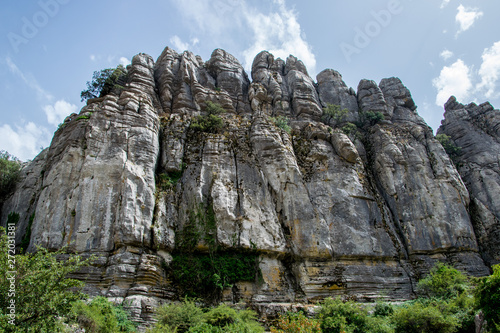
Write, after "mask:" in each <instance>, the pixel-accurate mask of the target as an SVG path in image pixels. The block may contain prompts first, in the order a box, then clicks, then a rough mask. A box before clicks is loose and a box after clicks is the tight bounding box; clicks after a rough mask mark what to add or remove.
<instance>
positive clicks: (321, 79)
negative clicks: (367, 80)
mask: <svg viewBox="0 0 500 333" xmlns="http://www.w3.org/2000/svg"><path fill="white" fill-rule="evenodd" d="M316 80H317V81H318V94H319V99H320V101H321V105H322V107H326V106H327V104H333V105H340V108H341V109H348V110H349V114H348V116H347V117H346V121H350V122H356V121H359V117H358V108H359V107H358V101H357V99H356V94H355V92H354V90H353V89H352V88H349V87H347V85H346V84H345V82H344V81H343V80H342V75H340V73H339V72H337V71H335V70H333V69H325V70H324V71H322V72H321V73H319V74H318V75H317V76H316Z"/></svg>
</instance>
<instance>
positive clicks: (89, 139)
mask: <svg viewBox="0 0 500 333" xmlns="http://www.w3.org/2000/svg"><path fill="white" fill-rule="evenodd" d="M251 77H252V81H250V79H249V77H248V75H247V74H246V73H245V71H244V69H243V67H242V66H241V64H240V63H239V62H238V60H237V59H235V58H234V57H233V56H232V55H230V54H228V53H227V52H225V51H223V50H220V49H218V50H215V51H214V52H213V54H212V56H211V58H210V59H209V60H208V61H207V62H203V60H202V59H201V58H200V57H198V56H195V55H193V54H192V53H190V52H184V53H183V54H177V53H176V52H175V51H173V50H172V49H170V48H166V49H165V50H164V51H163V53H162V54H161V55H160V56H159V58H158V60H157V61H156V62H154V60H153V59H152V58H151V57H150V56H148V55H145V54H139V55H137V56H135V57H134V58H133V60H132V64H131V66H130V67H129V68H128V75H127V83H126V84H125V86H124V89H118V90H114V91H113V92H111V93H110V94H108V95H106V96H104V97H102V98H99V99H93V100H89V101H88V103H87V106H85V107H84V108H83V109H82V110H81V111H80V114H78V115H77V114H73V115H70V116H69V117H68V118H67V119H66V120H65V122H64V126H62V128H61V129H59V130H58V131H57V132H56V133H55V135H54V138H53V140H52V143H51V145H50V147H49V148H48V149H46V150H45V151H44V152H43V153H41V154H40V155H39V156H38V157H37V158H35V159H34V160H33V161H32V162H31V163H30V164H28V166H26V167H25V168H24V169H23V171H22V172H23V175H22V180H21V181H20V182H19V184H18V185H17V188H16V190H15V192H14V193H13V194H12V195H11V196H10V197H9V198H8V200H7V201H6V202H5V203H4V204H3V207H2V223H5V221H6V219H7V215H8V213H10V212H17V213H18V214H19V215H20V222H19V224H18V234H17V240H18V242H21V240H22V239H23V237H24V238H26V236H25V235H26V233H27V232H30V233H31V234H28V235H30V237H29V239H30V243H29V247H28V250H34V249H35V248H36V246H38V245H39V246H43V247H47V248H50V249H59V248H61V247H63V246H67V247H68V250H69V251H71V252H78V253H82V254H84V255H90V254H94V255H96V256H97V260H96V261H95V262H94V265H93V266H91V267H88V268H87V269H85V271H82V272H80V273H79V274H77V275H76V277H78V278H81V279H86V281H87V291H89V292H90V293H93V294H102V295H105V296H108V297H111V298H115V299H116V300H126V301H128V302H127V306H129V307H130V308H131V309H132V310H133V311H134V314H135V316H136V318H140V320H144V321H147V320H149V319H150V318H151V315H152V309H153V308H154V307H155V305H156V304H157V303H158V302H159V301H161V300H168V299H175V298H176V297H179V290H180V289H179V288H178V285H177V284H176V279H175V277H173V276H172V261H173V255H174V256H175V255H176V254H179V253H183V251H188V252H190V253H197V254H203V253H211V254H213V255H217V253H216V252H213V248H214V247H216V248H217V249H218V251H222V252H224V253H238V254H242V255H245V254H252V255H256V256H257V257H258V260H257V261H256V265H257V268H258V271H259V273H258V274H256V275H255V279H253V280H248V279H246V280H245V281H239V282H236V283H234V284H233V285H232V286H231V287H229V286H227V287H226V288H225V290H224V291H223V293H222V298H223V300H226V301H234V302H247V303H251V304H253V305H254V306H255V307H257V308H259V307H262V306H268V305H269V304H271V303H289V302H312V301H315V300H319V299H322V298H325V297H328V296H334V295H352V296H356V297H358V299H361V300H369V299H374V298H378V297H385V298H389V299H407V298H410V297H411V296H412V295H413V286H414V284H415V281H416V279H417V278H419V277H420V276H422V275H423V274H425V273H426V272H427V271H428V269H429V268H430V267H431V266H432V264H433V263H434V262H435V261H437V260H439V261H445V262H449V263H452V264H453V265H455V266H456V267H458V268H460V269H462V270H464V271H466V272H468V273H469V274H472V275H485V274H488V273H489V271H488V268H487V266H486V265H485V263H484V261H483V258H484V259H485V260H486V261H487V263H488V264H491V263H492V262H495V260H498V253H499V252H498V251H499V243H498V237H497V236H495V234H494V232H496V233H497V234H498V225H499V222H498V218H499V212H500V200H499V199H498V198H499V196H498V193H500V189H499V188H498V186H500V182H499V181H498V180H499V179H500V178H498V171H499V168H498V151H497V150H498V149H500V148H499V147H500V146H499V145H498V126H496V125H495V124H496V123H492V121H493V120H496V121H497V120H498V117H499V116H498V111H497V110H493V109H492V108H491V107H490V106H489V105H482V106H480V107H477V106H474V107H472V106H471V107H467V109H464V107H463V106H459V105H457V104H456V103H452V102H449V103H448V104H447V113H446V115H447V118H446V120H445V125H443V126H446V127H444V129H443V128H442V129H441V130H443V131H444V132H446V133H448V130H447V129H448V128H450V129H449V131H450V134H449V135H451V136H452V137H453V140H455V141H456V142H458V143H459V144H460V145H462V146H463V147H464V149H463V162H462V166H461V167H460V168H459V171H460V173H461V175H462V177H463V178H461V176H460V175H459V173H458V172H457V170H456V168H455V166H454V164H453V163H452V162H451V161H450V158H449V157H448V155H447V154H446V152H445V151H444V149H443V147H442V146H441V144H440V143H439V142H438V141H437V140H436V139H435V138H434V136H433V133H432V130H431V129H430V128H429V127H428V126H427V125H426V123H425V122H424V120H423V119H422V118H421V117H420V116H419V115H418V114H417V111H416V105H415V103H414V101H413V99H412V97H411V94H410V92H409V91H408V89H407V88H406V87H405V86H404V85H403V84H402V83H401V81H400V80H399V79H397V78H389V79H384V80H382V81H381V82H380V84H376V83H375V82H373V81H368V80H362V81H361V82H360V83H359V86H358V88H357V92H355V91H354V89H352V88H348V87H347V86H346V84H345V83H344V82H343V81H342V77H341V75H340V74H339V73H338V72H336V71H334V70H331V69H327V70H324V71H323V72H321V73H319V74H318V76H317V78H316V80H317V83H315V82H314V81H313V79H312V78H311V77H310V76H309V75H308V72H307V70H306V68H305V66H304V65H303V63H302V62H301V61H300V60H298V59H296V58H294V57H292V56H290V57H289V58H288V59H286V61H284V60H281V59H275V58H274V57H273V55H271V54H270V53H268V52H261V53H260V54H259V55H257V57H256V58H255V60H254V63H253V66H252V73H251ZM208 102H213V103H216V104H218V105H220V106H221V107H222V108H223V109H225V111H226V112H225V113H224V114H222V115H221V116H220V117H221V118H222V119H223V123H224V125H223V127H222V129H221V130H220V131H214V132H210V131H208V132H207V131H205V132H204V131H195V130H194V129H193V128H192V127H193V126H191V124H193V122H194V121H196V119H199V117H198V116H200V115H201V116H204V115H205V116H206V115H207V105H208V104H209V103H208ZM328 104H334V105H339V106H340V108H341V109H347V110H348V113H347V114H346V115H345V117H343V118H342V119H341V120H340V121H338V123H333V122H330V123H329V125H326V124H324V123H323V122H321V117H322V112H323V111H322V110H323V108H324V107H326V106H327V105H328ZM377 112H379V113H380V114H382V115H383V119H378V121H377V120H373V119H371V118H370V115H372V116H373V115H376V114H377ZM452 115H454V116H455V117H457V118H459V119H457V120H454V119H452ZM476 115H477V116H476ZM279 116H284V117H287V118H289V119H290V124H289V125H290V126H291V131H286V130H284V129H283V126H282V127H280V126H276V125H275V123H276V117H279ZM273 117H274V118H273ZM467 117H468V118H467ZM471 119H472V120H471ZM353 123H355V124H356V126H354V125H353ZM448 123H449V125H447V124H448ZM457 123H458V125H457ZM476 123H481V124H482V125H477V126H476V125H474V124H476ZM497 123H498V121H497ZM330 125H331V126H330ZM346 125H350V127H349V126H347V127H345V126H346ZM460 126H462V127H460ZM474 126H475V127H474ZM469 127H474V130H475V132H471V131H472V130H471V129H470V128H469ZM342 128H343V129H344V130H341V129H342ZM455 134H456V135H455ZM477 137H480V138H479V139H478V138H477ZM483 137H487V138H488V140H490V141H491V142H492V143H491V144H488V143H486V142H485V140H483ZM460 140H464V142H463V143H462V142H461V141H460ZM479 141H482V142H479ZM488 142H489V141H488ZM493 143H495V144H493ZM497 148H498V149H497ZM495 149H496V150H495ZM493 152H494V154H495V155H494V156H491V157H490V155H489V154H492V153H493ZM462 169H463V170H462ZM474 172H478V173H480V174H482V177H483V178H479V179H478V178H477V176H475V174H474ZM469 174H470V175H471V176H470V177H469V176H468V175H469ZM462 179H464V181H465V185H467V186H468V188H469V190H468V189H467V188H466V186H465V185H464V183H463V182H462ZM481 179H483V180H484V183H483V182H482V181H481ZM469 191H471V192H470V193H471V194H469ZM495 207H496V208H495ZM471 216H472V221H471ZM203 223H205V224H206V225H201V224H203ZM208 224H210V225H208ZM193 230H195V231H196V233H194V232H193ZM478 244H479V245H478ZM188 245H189V248H188V247H187V246H188ZM214 253H215V254H214Z"/></svg>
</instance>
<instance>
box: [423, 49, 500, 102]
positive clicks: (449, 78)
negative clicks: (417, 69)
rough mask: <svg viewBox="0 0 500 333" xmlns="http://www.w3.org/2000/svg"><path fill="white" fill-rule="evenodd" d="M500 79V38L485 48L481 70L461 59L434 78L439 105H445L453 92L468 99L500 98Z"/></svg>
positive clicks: (459, 97) (461, 97)
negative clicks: (499, 87) (498, 88)
mask: <svg viewBox="0 0 500 333" xmlns="http://www.w3.org/2000/svg"><path fill="white" fill-rule="evenodd" d="M445 51H446V50H445ZM443 53H444V51H443V52H442V53H441V55H442V56H443ZM443 58H444V57H443ZM499 80H500V41H498V42H496V43H494V44H493V45H492V46H491V47H489V48H486V49H484V51H483V54H482V62H481V65H480V67H479V70H477V69H475V68H474V67H472V66H467V65H466V64H465V63H464V62H463V61H462V60H461V59H458V60H457V61H455V62H454V63H453V64H452V65H451V66H444V67H443V68H442V69H441V72H440V74H439V76H438V77H436V78H435V79H434V80H433V81H432V84H433V85H434V87H435V88H436V89H437V96H436V104H437V105H440V106H442V105H443V104H444V103H445V102H446V101H447V100H448V98H449V97H450V96H451V95H454V96H455V97H457V98H458V99H459V100H462V101H465V102H467V100H468V99H469V100H470V99H472V100H486V99H491V98H497V97H499V96H500V92H499V91H497V86H498V83H499Z"/></svg>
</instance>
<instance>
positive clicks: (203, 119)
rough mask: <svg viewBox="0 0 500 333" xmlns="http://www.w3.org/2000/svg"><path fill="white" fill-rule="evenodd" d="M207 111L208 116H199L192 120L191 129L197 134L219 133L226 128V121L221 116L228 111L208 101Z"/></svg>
mask: <svg viewBox="0 0 500 333" xmlns="http://www.w3.org/2000/svg"><path fill="white" fill-rule="evenodd" d="M206 111H207V114H206V115H203V116H197V117H194V118H193V119H192V120H191V125H190V128H191V129H192V130H193V131H197V132H205V133H219V132H220V131H221V130H222V128H223V127H224V119H222V117H221V116H220V115H221V114H223V113H225V112H226V110H224V109H223V108H222V106H220V104H217V103H213V102H211V101H207V103H206Z"/></svg>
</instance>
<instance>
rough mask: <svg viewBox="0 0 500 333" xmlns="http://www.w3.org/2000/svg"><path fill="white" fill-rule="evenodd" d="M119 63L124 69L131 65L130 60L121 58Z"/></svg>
mask: <svg viewBox="0 0 500 333" xmlns="http://www.w3.org/2000/svg"><path fill="white" fill-rule="evenodd" d="M119 61H120V65H123V66H124V67H126V66H127V65H130V60H128V59H127V58H125V57H120V60H119Z"/></svg>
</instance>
